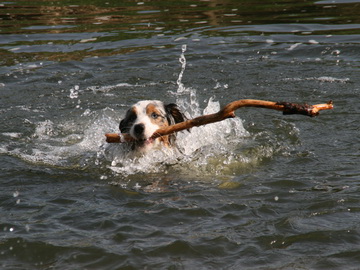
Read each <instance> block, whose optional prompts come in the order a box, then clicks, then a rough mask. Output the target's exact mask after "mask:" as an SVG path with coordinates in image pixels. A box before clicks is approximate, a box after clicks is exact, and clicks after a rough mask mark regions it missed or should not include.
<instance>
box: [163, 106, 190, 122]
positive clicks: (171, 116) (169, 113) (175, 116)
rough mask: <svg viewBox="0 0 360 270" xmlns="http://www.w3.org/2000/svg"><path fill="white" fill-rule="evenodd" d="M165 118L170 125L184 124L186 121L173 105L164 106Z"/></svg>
mask: <svg viewBox="0 0 360 270" xmlns="http://www.w3.org/2000/svg"><path fill="white" fill-rule="evenodd" d="M165 111H166V118H167V120H168V122H169V124H170V125H174V124H176V123H180V122H184V121H185V120H187V118H186V116H185V115H184V114H183V113H182V112H181V111H180V110H179V108H178V106H177V105H176V104H174V103H170V104H168V105H165Z"/></svg>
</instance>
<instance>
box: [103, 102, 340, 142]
mask: <svg viewBox="0 0 360 270" xmlns="http://www.w3.org/2000/svg"><path fill="white" fill-rule="evenodd" d="M241 107H257V108H266V109H272V110H277V111H282V112H283V114H284V115H287V114H302V115H306V116H310V117H314V116H317V115H318V114H319V112H320V111H322V110H331V109H333V102H332V101H329V102H328V103H325V104H316V105H309V104H306V103H305V104H299V103H291V102H273V101H265V100H257V99H241V100H237V101H233V102H231V103H229V104H227V105H226V106H225V107H223V108H222V109H221V110H220V111H219V112H217V113H213V114H207V115H203V116H199V117H196V118H193V119H190V120H186V121H184V122H180V123H177V124H175V125H171V126H168V127H164V128H160V129H158V130H156V131H155V132H154V134H153V135H152V136H151V139H155V138H158V137H161V136H165V135H169V134H172V133H175V132H179V131H182V130H185V129H190V128H192V127H198V126H202V125H207V124H211V123H215V122H220V121H222V120H225V119H228V118H234V117H235V110H237V109H239V108H241ZM105 136H106V142H108V143H122V142H133V141H134V138H133V137H131V136H130V134H126V133H123V134H119V133H106V134H105Z"/></svg>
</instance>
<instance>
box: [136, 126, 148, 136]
mask: <svg viewBox="0 0 360 270" xmlns="http://www.w3.org/2000/svg"><path fill="white" fill-rule="evenodd" d="M144 129H145V126H144V124H137V125H135V126H134V133H135V134H136V135H141V134H142V133H143V132H144Z"/></svg>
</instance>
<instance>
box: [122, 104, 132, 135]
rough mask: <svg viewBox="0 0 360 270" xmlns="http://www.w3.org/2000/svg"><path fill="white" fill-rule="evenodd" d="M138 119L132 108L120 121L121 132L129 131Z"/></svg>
mask: <svg viewBox="0 0 360 270" xmlns="http://www.w3.org/2000/svg"><path fill="white" fill-rule="evenodd" d="M135 120H136V113H135V112H134V110H133V109H130V110H128V111H127V112H126V115H125V118H124V119H123V120H121V121H120V124H119V129H120V132H121V133H129V132H130V129H131V126H132V124H133V123H134V122H135Z"/></svg>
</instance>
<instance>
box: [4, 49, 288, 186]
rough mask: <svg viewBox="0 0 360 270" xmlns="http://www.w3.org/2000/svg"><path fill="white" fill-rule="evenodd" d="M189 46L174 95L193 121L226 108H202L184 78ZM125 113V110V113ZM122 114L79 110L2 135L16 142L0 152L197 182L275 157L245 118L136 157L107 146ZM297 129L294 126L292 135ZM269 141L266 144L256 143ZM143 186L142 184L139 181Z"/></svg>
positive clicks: (110, 173)
mask: <svg viewBox="0 0 360 270" xmlns="http://www.w3.org/2000/svg"><path fill="white" fill-rule="evenodd" d="M185 52H186V46H185V45H184V46H182V52H181V55H180V58H179V62H180V64H181V70H180V73H179V76H178V79H177V86H178V88H177V91H176V92H174V93H171V94H172V95H173V96H174V99H176V103H177V104H178V106H179V107H180V109H181V110H182V111H183V112H185V115H186V116H187V117H188V118H189V119H191V118H194V117H197V116H199V115H204V114H211V113H215V112H218V111H219V110H220V103H219V101H217V100H216V98H215V97H211V98H209V100H207V104H206V105H205V108H201V106H200V102H199V100H198V95H197V91H196V89H193V88H191V87H186V86H185V85H184V84H183V82H182V79H183V76H184V75H185V69H186V58H185ZM123 86H126V87H133V88H135V87H138V85H128V84H117V85H114V86H111V85H109V86H102V87H93V88H92V87H88V88H87V90H91V91H88V93H94V94H102V95H108V94H109V92H111V91H112V89H115V88H118V87H123ZM83 93H84V91H83V90H81V89H80V88H79V87H78V86H75V87H73V88H71V89H70V93H69V92H66V95H67V98H68V100H69V101H71V102H72V101H73V100H77V101H80V100H81V98H82V95H83ZM123 113H125V112H123ZM120 118H121V114H119V112H118V111H115V110H113V109H109V108H105V109H101V110H96V111H92V110H90V109H86V110H84V111H82V109H81V108H80V109H78V110H76V115H69V116H68V117H67V118H65V117H64V118H62V119H45V120H42V121H38V122H31V121H30V120H29V123H28V125H32V126H33V127H34V129H33V132H32V133H31V134H22V133H16V132H15V133H9V132H8V133H2V134H0V136H2V137H3V138H5V139H6V140H7V141H10V143H7V144H4V143H1V144H0V153H6V154H8V155H12V156H15V157H19V158H20V159H22V160H25V161H27V162H30V163H33V164H36V165H44V166H56V167H57V168H60V169H79V170H87V171H90V172H92V173H95V174H96V175H99V178H100V179H104V180H105V179H109V178H111V179H114V178H116V179H120V180H121V181H125V182H126V181H127V179H129V178H132V177H135V178H136V179H137V180H139V179H144V177H143V175H146V178H147V179H148V178H149V177H150V175H157V176H158V177H164V176H166V175H171V176H172V177H178V176H179V175H181V176H183V177H182V178H184V177H186V176H188V177H189V178H191V179H194V178H206V179H214V177H215V178H217V179H221V178H224V177H233V176H234V175H239V174H242V173H244V172H248V171H249V170H252V168H254V167H256V166H258V164H259V162H261V160H262V159H264V158H268V157H271V156H273V155H274V153H275V150H274V149H275V148H276V149H279V147H278V145H276V139H274V141H275V143H273V144H269V143H268V142H269V141H271V136H268V137H266V136H265V135H266V134H265V135H264V136H262V135H261V133H259V134H255V136H254V134H252V136H250V133H249V132H248V131H247V130H246V129H245V128H244V126H243V123H242V120H241V119H240V118H239V117H236V118H233V119H227V120H224V121H221V122H218V123H214V124H209V125H205V126H201V127H195V128H192V129H191V131H190V132H187V131H184V132H179V133H178V135H177V141H176V147H174V148H171V149H167V148H162V149H154V150H151V151H150V152H149V153H147V154H145V155H143V156H133V155H132V152H131V151H130V149H129V146H128V145H126V144H106V143H105V142H104V139H105V138H104V134H105V133H107V132H118V124H119V120H120ZM291 131H292V129H291V128H290V130H289V132H291ZM262 137H266V138H265V140H264V142H265V143H254V141H256V140H258V141H261V139H262ZM136 184H137V185H138V183H136Z"/></svg>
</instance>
